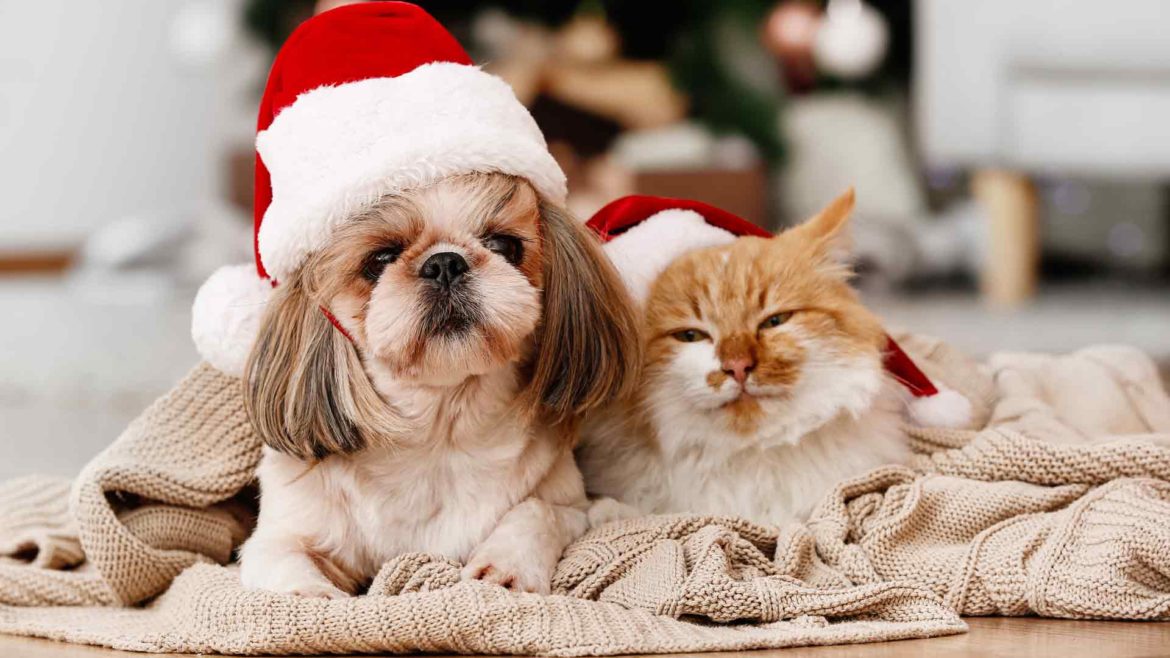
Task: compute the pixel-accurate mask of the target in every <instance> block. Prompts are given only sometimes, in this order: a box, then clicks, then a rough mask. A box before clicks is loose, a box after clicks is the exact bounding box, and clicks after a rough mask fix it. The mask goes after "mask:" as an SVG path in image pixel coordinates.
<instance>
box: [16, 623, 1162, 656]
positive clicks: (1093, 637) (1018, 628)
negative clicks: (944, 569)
mask: <svg viewBox="0 0 1170 658" xmlns="http://www.w3.org/2000/svg"><path fill="white" fill-rule="evenodd" d="M968 622H969V623H970V625H971V632H970V633H966V634H964V635H955V636H951V637H943V638H934V639H930V640H907V641H904V642H883V643H880V644H864V645H851V646H836V647H809V648H801V649H782V650H776V651H755V652H749V655H750V656H751V658H831V657H833V656H849V657H850V658H881V657H885V656H943V657H960V656H998V657H1002V658H1011V657H1014V656H1057V657H1058V658H1106V657H1108V658H1114V657H1117V658H1124V657H1127V656H1129V657H1137V656H1170V623H1138V622H1083V621H1062V620H1052V619H1021V618H981V619H969V620H968ZM143 655H144V654H131V653H123V652H121V651H108V650H105V649H97V648H94V647H85V646H75V645H69V644H60V643H56V642H48V641H45V640H30V639H25V638H17V637H8V636H3V635H0V657H3V658H9V657H12V658H15V657H17V656H20V657H21V658H49V657H50V656H52V657H54V658H57V657H61V658H115V657H123V658H125V657H127V656H139V657H141V656H143ZM700 655H705V656H709V657H711V658H717V657H720V656H726V655H727V654H700Z"/></svg>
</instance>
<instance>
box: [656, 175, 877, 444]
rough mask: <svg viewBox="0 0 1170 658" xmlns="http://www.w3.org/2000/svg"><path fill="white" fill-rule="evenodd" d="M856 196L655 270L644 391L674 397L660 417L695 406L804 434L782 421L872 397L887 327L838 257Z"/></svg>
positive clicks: (740, 428)
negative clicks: (767, 233)
mask: <svg viewBox="0 0 1170 658" xmlns="http://www.w3.org/2000/svg"><path fill="white" fill-rule="evenodd" d="M838 206H840V207H838ZM851 206H852V200H851V198H850V199H849V203H848V204H847V205H841V204H834V206H830V208H829V209H827V210H826V211H825V212H823V213H821V214H820V215H818V216H817V217H815V218H813V219H812V220H810V221H809V222H806V223H805V224H803V225H801V226H799V227H797V228H794V229H791V230H789V231H785V232H784V233H781V234H780V235H778V236H776V237H774V238H771V239H766V238H756V237H743V238H739V239H738V240H736V241H735V242H733V243H732V244H730V245H727V246H723V247H714V248H710V249H705V250H700V251H695V252H691V253H689V254H687V255H685V256H683V257H681V258H679V259H678V260H677V261H675V262H674V263H672V264H671V266H670V267H669V268H668V269H667V270H666V271H664V272H663V273H662V274H661V275H660V276H659V277H658V279H657V280H656V281H655V282H654V285H653V286H652V288H651V291H650V296H649V298H648V300H647V305H646V326H645V330H646V334H645V337H646V341H647V368H646V375H645V378H646V379H645V384H646V386H645V388H644V389H643V393H644V395H645V396H646V397H647V399H648V401H649V402H650V403H651V405H654V406H656V407H657V408H658V410H659V411H663V410H664V409H667V408H670V409H674V411H670V412H666V413H665V414H663V413H660V414H658V415H659V417H660V420H662V419H663V418H666V419H667V421H666V422H672V421H670V420H669V418H670V417H671V414H674V415H676V416H678V419H679V422H688V421H687V420H686V417H688V416H695V415H697V416H702V417H705V419H706V420H714V421H715V422H717V423H719V424H720V425H722V426H725V427H726V428H727V429H730V430H732V431H733V432H734V433H736V434H739V435H742V436H745V437H757V438H761V439H766V438H767V437H769V436H779V435H784V436H785V437H789V435H793V436H796V437H797V438H799V436H798V435H799V434H800V432H795V431H794V432H781V431H779V429H780V428H783V427H787V426H789V425H795V424H803V425H807V424H808V423H811V422H816V420H817V419H820V418H824V419H825V420H827V419H828V418H829V417H832V416H835V415H837V414H838V413H840V412H841V411H851V412H852V413H859V412H860V411H861V410H862V409H863V408H864V407H865V406H867V405H868V404H869V402H870V401H871V400H872V397H873V396H874V395H876V392H877V388H878V386H879V382H880V381H881V376H882V365H881V346H882V345H884V340H885V339H884V335H885V334H884V331H883V329H882V327H881V325H880V323H879V322H878V320H877V318H875V317H874V316H873V315H872V314H871V313H869V312H868V311H867V310H866V309H865V307H864V306H862V304H861V303H860V301H859V300H858V298H857V295H856V294H855V293H854V291H853V289H852V288H851V287H850V286H849V284H848V274H849V272H848V268H847V267H846V266H845V265H844V264H843V261H842V260H841V251H842V248H843V246H844V242H845V240H844V235H845V230H844V226H845V223H846V219H847V217H848V212H849V210H850V208H851ZM820 422H824V421H823V420H822V421H820ZM769 427H775V428H777V432H775V433H769V431H768V429H769ZM806 429H808V428H806ZM781 440H785V441H794V440H796V439H794V438H790V437H789V438H783V439H781Z"/></svg>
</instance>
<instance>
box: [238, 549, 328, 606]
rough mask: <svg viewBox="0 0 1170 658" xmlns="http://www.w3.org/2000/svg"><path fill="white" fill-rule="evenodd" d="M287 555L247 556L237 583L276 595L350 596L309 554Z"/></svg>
mask: <svg viewBox="0 0 1170 658" xmlns="http://www.w3.org/2000/svg"><path fill="white" fill-rule="evenodd" d="M299 558H300V556H296V557H293V556H287V557H285V558H284V559H274V560H271V561H265V560H260V559H256V556H255V555H252V556H247V557H246V559H244V560H242V562H241V564H240V584H242V585H243V586H244V588H245V589H258V590H264V591H267V592H276V593H277V594H292V595H295V596H303V597H305V598H313V599H341V598H345V597H347V596H349V594H347V593H345V592H344V591H342V590H341V589H339V588H338V587H337V586H336V585H334V584H333V583H332V582H331V581H330V580H329V579H328V578H326V577H325V574H323V573H321V571H320V570H319V569H317V567H316V566H314V565H313V563H312V561H310V560H309V559H308V557H304V558H303V559H299Z"/></svg>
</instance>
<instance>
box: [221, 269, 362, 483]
mask: <svg viewBox="0 0 1170 658" xmlns="http://www.w3.org/2000/svg"><path fill="white" fill-rule="evenodd" d="M355 371H356V372H355ZM357 377H360V378H361V380H362V381H365V379H366V378H365V374H364V372H363V371H362V369H361V362H360V357H359V356H358V355H357V351H356V349H355V348H354V347H353V345H351V344H350V342H349V341H348V340H347V339H346V338H345V336H343V335H342V333H341V332H340V331H337V330H336V329H335V328H334V327H333V325H331V324H330V323H329V320H328V319H327V318H326V317H325V316H324V314H323V313H322V312H321V309H320V307H319V306H318V305H317V303H316V302H314V301H313V300H312V299H310V297H309V296H308V295H307V294H306V292H305V289H304V286H303V284H302V282H301V280H300V277H293V278H292V280H290V281H287V282H282V284H281V285H280V286H279V287H278V288H277V289H276V290H275V292H274V294H273V297H272V301H271V302H270V304H269V308H268V309H267V310H266V312H265V314H264V318H263V320H262V321H261V327H260V333H259V335H258V336H257V338H256V342H255V344H254V345H253V346H252V352H251V354H250V356H249V357H248V362H247V365H246V366H245V370H244V406H245V408H246V409H247V411H248V415H249V416H250V417H251V420H252V424H253V427H254V428H255V430H256V432H257V433H258V434H259V435H260V438H261V439H262V440H263V441H264V443H265V444H267V445H268V446H269V447H271V448H273V449H275V450H278V451H280V452H283V453H285V454H288V455H291V456H294V457H297V458H299V459H302V460H304V461H307V462H312V461H317V460H320V459H323V458H325V457H327V456H328V455H332V454H339V453H352V452H355V451H357V450H360V449H362V448H363V447H365V445H366V436H365V433H364V432H363V431H362V426H361V425H360V424H359V421H360V420H361V406H362V405H361V404H360V403H359V398H360V397H364V396H362V395H361V391H360V390H359V391H358V395H357V396H355V391H354V388H355V387H354V383H355V381H354V380H355V379H356V378H357ZM362 381H358V382H356V384H357V385H358V386H361V384H362ZM365 383H366V386H369V384H368V382H365Z"/></svg>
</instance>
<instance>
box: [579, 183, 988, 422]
mask: <svg viewBox="0 0 1170 658" xmlns="http://www.w3.org/2000/svg"><path fill="white" fill-rule="evenodd" d="M588 226H589V228H591V229H593V231H594V232H596V233H597V234H598V235H599V236H600V237H601V239H602V241H603V242H604V243H605V245H604V249H605V252H606V254H607V255H608V256H609V257H610V260H611V261H612V262H613V264H614V267H616V268H617V270H618V273H619V274H620V275H621V277H622V279H623V280H624V281H625V283H626V287H627V289H628V290H629V292H630V295H631V296H632V297H633V298H634V301H635V302H637V303H639V304H644V303H645V302H646V298H647V297H648V296H649V293H650V286H651V285H652V284H653V283H654V280H655V279H657V278H658V276H659V275H660V274H662V272H663V271H665V270H666V268H667V267H668V266H669V265H670V264H671V263H672V262H674V261H675V260H676V259H678V258H679V257H681V256H682V255H683V254H686V253H688V252H690V251H693V250H695V249H702V248H705V247H715V246H720V245H726V244H730V243H732V242H734V241H735V240H736V238H739V237H743V236H757V237H763V238H770V237H772V234H771V233H769V232H768V231H767V230H765V229H763V228H760V227H759V226H756V225H755V224H753V223H751V222H749V221H747V220H745V219H742V218H740V217H737V216H736V215H733V214H731V213H729V212H727V211H726V210H722V209H720V208H716V207H715V206H712V205H710V204H706V203H702V202H700V201H690V200H686V199H670V198H666V197H656V196H644V195H635V196H627V197H622V198H621V199H618V200H616V201H613V202H611V203H609V204H608V205H606V206H605V207H604V208H602V209H601V210H599V211H597V214H595V215H593V217H592V218H591V219H590V220H589V223H588ZM883 364H884V366H885V369H886V371H887V372H888V373H889V374H890V375H891V376H893V377H894V378H895V379H897V380H898V381H899V382H900V383H901V384H902V385H903V386H904V387H905V388H906V390H907V391H909V393H910V394H911V395H912V396H913V400H912V401H911V403H910V405H909V410H910V415H911V417H912V418H913V419H914V420H915V422H917V423H919V424H921V425H925V426H939V427H959V426H963V425H966V424H967V423H968V422H969V421H970V418H971V403H970V401H968V400H967V398H965V397H963V396H962V395H961V394H960V393H959V392H957V391H953V390H949V389H942V388H940V387H938V386H936V385H935V384H934V382H932V381H931V380H930V378H929V377H927V376H926V374H925V373H924V372H922V370H921V369H919V368H918V366H917V365H915V363H914V361H913V360H912V359H911V358H910V357H909V355H907V354H906V352H904V351H903V350H902V348H901V347H899V346H898V343H897V342H895V341H894V339H893V338H890V337H888V336H887V337H886V346H885V351H884V353H883Z"/></svg>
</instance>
